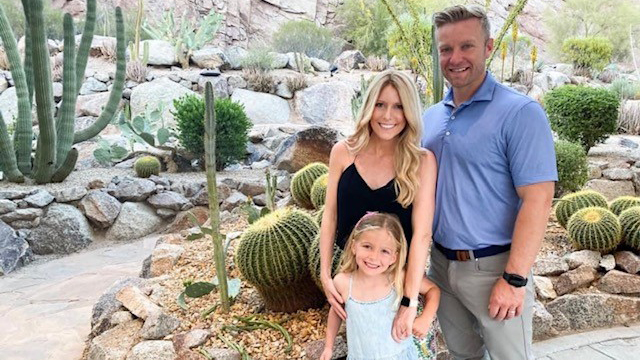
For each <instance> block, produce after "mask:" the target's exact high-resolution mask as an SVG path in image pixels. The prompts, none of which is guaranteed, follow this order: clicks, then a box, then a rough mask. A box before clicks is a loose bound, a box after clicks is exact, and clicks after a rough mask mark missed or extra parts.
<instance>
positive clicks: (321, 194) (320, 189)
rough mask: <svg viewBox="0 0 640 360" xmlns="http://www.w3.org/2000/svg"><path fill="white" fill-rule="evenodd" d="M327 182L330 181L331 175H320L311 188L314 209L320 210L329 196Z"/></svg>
mask: <svg viewBox="0 0 640 360" xmlns="http://www.w3.org/2000/svg"><path fill="white" fill-rule="evenodd" d="M327 180H329V174H323V175H320V176H318V178H317V179H316V181H314V182H313V185H312V186H311V193H310V198H311V204H313V208H314V209H320V207H322V206H323V205H324V199H325V196H326V195H327Z"/></svg>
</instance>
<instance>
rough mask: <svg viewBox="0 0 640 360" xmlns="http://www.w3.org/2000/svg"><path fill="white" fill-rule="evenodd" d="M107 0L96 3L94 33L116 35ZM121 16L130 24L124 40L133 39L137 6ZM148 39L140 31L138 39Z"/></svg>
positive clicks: (127, 9) (129, 8)
mask: <svg viewBox="0 0 640 360" xmlns="http://www.w3.org/2000/svg"><path fill="white" fill-rule="evenodd" d="M0 1H1V0H0ZM109 2H113V1H106V2H102V1H101V2H99V3H98V10H97V11H96V31H95V34H96V35H100V36H111V37H113V36H116V23H115V20H114V18H113V14H111V11H109V9H111V8H113V7H114V5H113V4H110V3H109ZM122 16H123V18H124V22H125V24H127V25H129V24H131V26H127V27H126V28H125V31H124V38H125V41H126V42H127V43H129V41H134V40H135V37H136V27H135V26H133V25H134V24H135V23H136V17H137V8H135V7H125V8H123V9H122ZM81 24H82V21H80V22H78V27H80V25H81ZM148 39H151V36H150V35H149V34H147V32H146V31H144V30H143V31H140V40H148Z"/></svg>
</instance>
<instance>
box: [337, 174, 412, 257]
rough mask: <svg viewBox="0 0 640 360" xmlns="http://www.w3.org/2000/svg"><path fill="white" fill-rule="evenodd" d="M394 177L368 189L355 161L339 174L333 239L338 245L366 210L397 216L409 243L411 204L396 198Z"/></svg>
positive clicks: (345, 240) (342, 244)
mask: <svg viewBox="0 0 640 360" xmlns="http://www.w3.org/2000/svg"><path fill="white" fill-rule="evenodd" d="M397 197H398V195H397V194H396V190H395V179H392V180H391V181H389V182H388V183H387V184H386V185H385V186H383V187H381V188H378V189H375V190H372V189H371V188H369V185H367V183H366V182H365V181H364V179H363V178H362V176H360V174H359V173H358V169H356V165H355V163H353V164H351V165H349V167H347V168H346V169H345V170H344V171H343V172H342V175H340V180H339V181H338V216H337V220H338V221H337V223H338V224H337V227H336V240H335V243H336V245H338V246H339V247H340V248H341V249H344V246H345V244H346V242H347V239H348V238H349V235H350V234H351V231H352V230H353V228H354V226H355V225H356V223H357V222H358V220H360V218H361V217H362V216H364V214H366V213H367V211H378V212H385V213H391V214H395V215H396V216H398V218H399V219H400V224H402V229H403V230H404V236H405V237H406V238H407V246H408V245H410V244H411V235H412V234H413V230H412V229H411V211H412V210H413V205H409V206H408V207H407V208H403V207H402V205H400V204H399V203H398V202H397V201H396V198H397Z"/></svg>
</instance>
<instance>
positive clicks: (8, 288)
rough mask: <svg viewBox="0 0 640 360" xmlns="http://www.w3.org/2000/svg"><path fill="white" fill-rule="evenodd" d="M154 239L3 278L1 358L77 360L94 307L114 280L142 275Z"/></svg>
mask: <svg viewBox="0 0 640 360" xmlns="http://www.w3.org/2000/svg"><path fill="white" fill-rule="evenodd" d="M156 239H157V236H150V237H147V238H145V239H142V240H137V241H135V242H131V243H126V244H121V245H119V244H118V245H115V246H109V247H102V248H99V249H94V250H88V251H85V252H81V253H78V254H73V255H69V256H66V257H63V258H60V259H55V260H51V261H48V262H44V263H41V264H31V265H27V266H26V267H25V268H22V269H20V270H18V271H17V272H14V273H10V274H9V275H5V276H2V277H0V359H2V360H75V359H79V358H80V357H81V355H82V351H83V349H84V340H85V338H86V337H87V335H88V334H89V331H90V325H91V324H90V321H91V320H90V319H91V309H92V307H93V304H94V303H95V302H96V301H97V299H98V297H100V295H101V294H102V293H103V292H104V291H105V290H106V289H107V288H108V287H109V286H111V285H112V284H113V283H114V282H115V281H116V280H118V279H120V278H124V277H131V276H138V274H139V273H140V269H141V266H142V261H143V260H144V258H146V257H147V256H149V254H151V251H152V250H153V246H154V244H155V241H156Z"/></svg>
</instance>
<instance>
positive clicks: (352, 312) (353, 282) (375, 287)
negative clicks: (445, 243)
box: [320, 212, 440, 360]
mask: <svg viewBox="0 0 640 360" xmlns="http://www.w3.org/2000/svg"><path fill="white" fill-rule="evenodd" d="M406 257H407V241H406V240H405V238H404V233H403V231H402V225H401V224H400V221H399V220H398V218H397V217H396V216H395V215H391V214H385V213H378V212H370V213H367V214H366V215H364V216H363V217H362V218H361V219H360V221H358V223H357V224H356V226H355V227H354V229H353V231H352V232H351V235H350V236H349V239H348V240H347V244H346V246H345V251H344V254H343V255H342V261H341V266H340V272H339V273H338V274H337V275H336V276H335V277H334V278H333V282H334V285H335V287H336V290H338V292H339V293H340V296H342V298H344V299H346V301H345V311H346V313H347V319H346V323H347V348H348V356H347V359H348V360H376V359H384V360H414V359H417V358H418V353H417V349H416V347H415V346H413V344H412V339H411V338H408V339H406V340H404V341H402V342H400V343H398V342H396V341H394V340H393V338H392V337H391V328H392V326H393V319H394V317H395V314H396V311H397V309H398V305H399V302H400V298H401V297H402V292H403V290H402V289H403V279H404V270H403V268H404V265H405V262H406ZM420 293H421V294H425V297H426V305H425V308H424V311H423V312H422V314H421V315H420V316H419V317H418V318H416V320H415V322H414V330H415V331H416V332H417V333H421V334H425V333H427V330H428V329H429V326H430V325H431V322H432V320H433V318H434V316H435V313H436V310H437V308H438V303H439V301H440V290H439V289H438V288H437V286H436V285H435V284H433V283H432V282H431V281H429V280H428V279H427V278H426V277H423V280H422V283H421V286H420ZM341 322H342V320H341V318H340V317H339V316H338V314H337V313H336V312H335V309H334V308H333V307H332V308H331V310H330V311H329V319H328V322H327V334H326V342H325V348H324V351H323V352H322V355H321V356H320V360H330V359H331V356H332V354H333V344H334V341H335V338H336V335H337V334H338V329H339V328H340V324H341Z"/></svg>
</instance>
